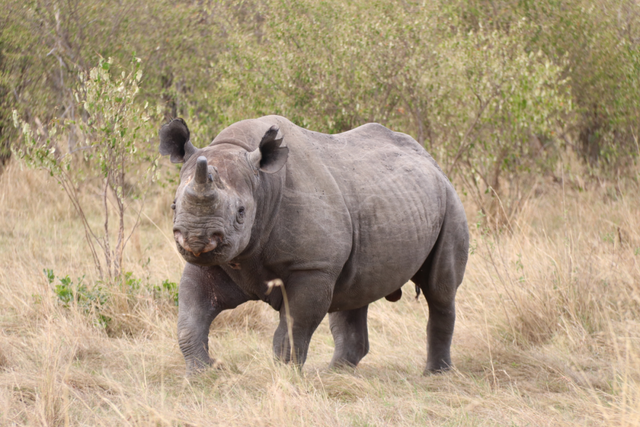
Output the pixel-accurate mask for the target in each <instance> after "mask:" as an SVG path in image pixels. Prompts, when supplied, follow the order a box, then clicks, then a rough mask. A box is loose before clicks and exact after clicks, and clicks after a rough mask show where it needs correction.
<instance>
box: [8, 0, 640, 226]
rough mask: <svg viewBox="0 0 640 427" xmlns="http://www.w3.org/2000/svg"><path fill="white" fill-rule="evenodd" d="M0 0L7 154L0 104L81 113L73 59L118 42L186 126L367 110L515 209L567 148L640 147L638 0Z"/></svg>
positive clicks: (345, 125)
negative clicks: (268, 116)
mask: <svg viewBox="0 0 640 427" xmlns="http://www.w3.org/2000/svg"><path fill="white" fill-rule="evenodd" d="M0 3H1V7H0V104H1V105H0V147H2V148H0V150H3V151H2V153H4V154H2V155H3V156H5V157H6V156H7V155H8V147H9V145H10V143H12V144H19V142H16V136H17V135H16V133H15V131H14V130H13V129H12V128H11V126H10V125H9V124H10V122H11V118H10V115H11V110H12V109H14V108H15V109H17V110H18V112H19V113H20V116H21V117H24V118H26V119H27V120H28V121H30V122H33V123H34V126H36V127H42V128H44V131H46V127H47V126H48V123H50V122H51V121H52V120H54V119H56V118H60V117H63V118H70V119H73V120H77V119H81V120H86V119H87V118H86V117H84V116H83V111H78V108H77V106H76V104H75V103H74V100H73V96H72V94H73V93H74V92H73V91H74V89H77V88H78V86H79V85H82V80H81V79H80V78H79V76H80V75H82V73H83V72H84V73H86V72H87V71H88V70H89V69H90V68H92V67H94V66H95V65H96V64H97V63H98V62H99V59H100V58H101V57H102V58H113V60H114V64H115V66H118V64H119V65H120V66H121V67H125V66H126V65H127V64H128V60H129V58H131V57H132V56H133V55H135V56H137V57H139V58H141V60H142V67H143V79H142V82H141V84H140V88H141V94H140V96H138V99H139V102H142V103H149V105H150V106H151V107H152V108H153V109H155V108H157V107H160V108H161V111H163V112H164V117H165V119H169V118H172V117H176V116H182V117H184V118H185V119H186V120H187V121H188V123H189V124H190V127H191V128H192V130H193V133H194V137H195V138H194V139H195V140H196V141H195V142H196V144H199V145H205V144H207V143H208V141H210V140H211V139H212V138H213V137H214V136H215V134H216V133H217V132H219V131H220V130H221V129H222V128H224V127H225V126H227V125H229V124H231V123H233V122H235V121H238V120H241V119H246V118H250V117H256V116H260V115H265V114H281V115H284V116H286V117H288V118H289V119H291V120H292V121H294V122H295V123H297V124H299V125H300V126H304V127H307V128H311V129H313V130H317V131H320V132H330V133H334V132H342V131H345V130H348V129H352V128H354V127H357V126H359V125H362V124H364V123H366V122H371V121H375V122H379V123H382V124H384V125H386V126H388V127H390V128H392V129H394V130H398V131H402V132H405V133H409V134H411V135H412V136H413V137H415V138H416V139H417V140H418V141H419V142H420V143H422V144H424V145H425V146H426V148H427V149H428V150H429V151H430V152H431V153H432V154H433V155H434V157H436V159H437V160H438V161H439V162H440V164H441V165H442V166H443V169H444V170H445V171H446V172H447V173H448V174H449V176H450V177H451V178H452V179H455V177H456V176H459V177H460V179H461V180H462V181H463V182H464V183H465V191H469V192H471V194H472V195H473V197H474V199H475V200H476V202H477V203H478V204H479V206H480V208H481V209H482V210H483V211H484V212H485V213H486V214H492V213H495V211H496V209H497V207H496V204H495V200H494V198H493V196H494V195H500V196H501V197H502V198H503V199H504V200H505V201H506V203H507V205H508V206H506V211H507V212H512V211H513V212H515V211H517V209H518V204H519V203H520V201H521V200H522V199H523V198H524V197H526V196H525V195H526V194H527V192H528V191H529V190H530V189H531V188H532V186H533V185H534V184H533V182H534V181H535V177H537V176H540V175H542V174H545V173H552V172H553V171H554V168H555V167H556V162H557V160H558V158H559V156H560V155H562V153H565V152H567V151H568V150H569V151H573V152H575V153H577V154H578V155H579V157H580V158H581V159H582V160H583V161H584V163H585V165H587V166H588V169H589V170H590V172H591V173H592V174H609V173H612V172H615V173H625V171H628V169H629V166H630V165H632V164H633V163H634V162H635V159H636V158H637V156H638V154H639V151H640V149H639V145H638V135H639V133H640V97H639V92H638V89H639V88H638V86H639V84H640V44H639V43H640V5H639V4H638V2H637V0H593V1H587V0H566V1H564V0H563V1H558V0H541V1H530V0H520V1H515V2H514V1H506V0H505V1H491V2H490V1H487V0H459V1H453V2H451V1H444V0H435V1H403V2H388V1H354V2H345V1H339V0H328V1H312V0H303V1H290V0H247V1H242V0H228V1H180V0H178V1H171V2H168V1H165V0H159V1H154V2H149V1H97V0H83V1H81V0H69V1H65V2H58V1H53V0H31V1H26V2H24V1H17V0H1V1H0ZM85 116H86V115H85ZM158 124H159V123H158ZM150 145H153V143H152V142H150Z"/></svg>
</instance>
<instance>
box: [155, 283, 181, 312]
mask: <svg viewBox="0 0 640 427" xmlns="http://www.w3.org/2000/svg"><path fill="white" fill-rule="evenodd" d="M153 290H154V295H155V297H156V298H158V297H163V296H166V297H168V298H169V300H171V301H173V303H174V304H175V305H176V306H177V305H178V285H177V284H176V283H175V282H170V281H169V280H166V279H165V280H163V281H162V283H161V284H160V285H155V286H154V287H153Z"/></svg>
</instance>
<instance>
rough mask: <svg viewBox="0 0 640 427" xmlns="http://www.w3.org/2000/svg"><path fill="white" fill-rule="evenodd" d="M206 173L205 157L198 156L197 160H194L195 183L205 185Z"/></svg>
mask: <svg viewBox="0 0 640 427" xmlns="http://www.w3.org/2000/svg"><path fill="white" fill-rule="evenodd" d="M207 175H208V174H207V158H206V157H204V156H200V157H198V160H196V175H195V180H196V184H198V185H206V184H207V178H208V177H207Z"/></svg>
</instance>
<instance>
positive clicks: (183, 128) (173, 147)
mask: <svg viewBox="0 0 640 427" xmlns="http://www.w3.org/2000/svg"><path fill="white" fill-rule="evenodd" d="M159 136H160V147H159V149H160V154H162V155H163V156H166V155H170V156H171V162H172V163H184V162H186V161H187V160H189V157H191V156H192V155H193V154H194V153H195V152H196V151H197V148H196V147H194V146H193V144H191V140H190V139H189V138H190V136H191V133H190V132H189V128H188V127H187V124H186V123H185V121H184V120H183V119H181V118H177V119H173V120H171V121H170V122H169V123H167V124H165V125H163V126H162V127H161V128H160V132H159Z"/></svg>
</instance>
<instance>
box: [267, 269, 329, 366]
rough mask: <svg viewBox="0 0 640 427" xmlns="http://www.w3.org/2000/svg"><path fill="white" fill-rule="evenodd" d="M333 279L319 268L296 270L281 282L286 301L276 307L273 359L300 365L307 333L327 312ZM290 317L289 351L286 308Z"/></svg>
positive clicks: (302, 363) (306, 342)
mask: <svg viewBox="0 0 640 427" xmlns="http://www.w3.org/2000/svg"><path fill="white" fill-rule="evenodd" d="M334 283H335V281H334V280H332V279H329V278H328V277H327V275H326V274H324V273H321V272H296V273H294V274H292V275H291V277H290V279H289V280H288V281H287V283H286V284H285V290H284V293H285V294H286V298H287V301H288V304H284V302H283V304H282V305H281V307H280V324H279V325H278V328H277V329H276V332H275V334H274V336H273V352H274V354H275V356H276V358H277V359H279V360H281V361H283V362H285V363H289V362H291V361H293V363H295V364H296V365H299V366H302V365H304V362H305V360H306V359H307V352H308V350H309V343H310V342H311V336H312V335H313V333H314V332H315V330H316V329H317V328H318V325H319V324H320V322H322V319H323V318H324V316H325V315H326V314H327V311H328V310H329V305H330V304H331V295H332V289H333V285H334ZM287 306H288V308H289V316H290V319H291V335H292V337H291V338H293V351H291V342H290V337H289V335H290V334H289V330H288V322H287V309H286V307H287Z"/></svg>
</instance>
